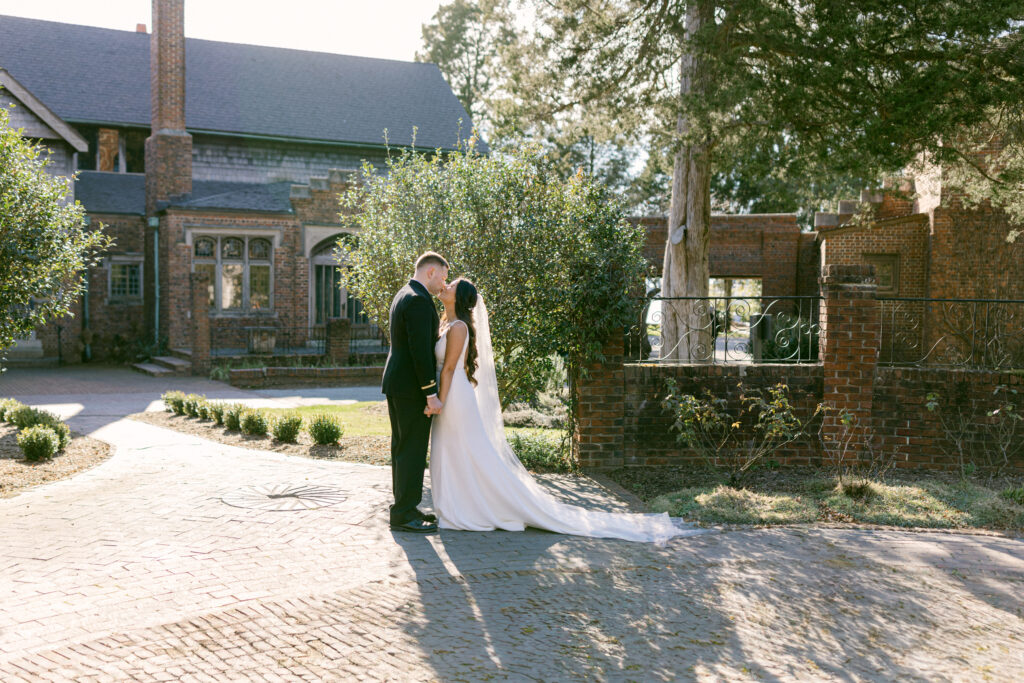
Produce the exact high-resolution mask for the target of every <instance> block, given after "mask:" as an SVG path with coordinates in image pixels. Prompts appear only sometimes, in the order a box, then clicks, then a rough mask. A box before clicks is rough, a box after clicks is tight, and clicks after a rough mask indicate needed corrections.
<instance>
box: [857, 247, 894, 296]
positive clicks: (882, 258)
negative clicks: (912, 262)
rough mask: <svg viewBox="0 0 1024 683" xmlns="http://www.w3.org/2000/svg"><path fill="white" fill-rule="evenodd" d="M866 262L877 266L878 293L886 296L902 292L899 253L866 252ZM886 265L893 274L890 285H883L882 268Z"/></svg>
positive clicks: (864, 256)
mask: <svg viewBox="0 0 1024 683" xmlns="http://www.w3.org/2000/svg"><path fill="white" fill-rule="evenodd" d="M862 257H863V259H864V262H865V263H868V264H871V265H873V266H875V282H876V283H877V287H878V290H877V293H878V294H881V295H885V296H898V295H899V292H900V255H899V254H898V253H892V252H887V253H875V252H871V253H864V254H863V255H862ZM885 267H888V268H889V269H890V275H891V276H892V283H891V285H890V286H888V287H883V286H882V284H881V282H882V277H881V276H882V273H881V270H882V269H883V268H885Z"/></svg>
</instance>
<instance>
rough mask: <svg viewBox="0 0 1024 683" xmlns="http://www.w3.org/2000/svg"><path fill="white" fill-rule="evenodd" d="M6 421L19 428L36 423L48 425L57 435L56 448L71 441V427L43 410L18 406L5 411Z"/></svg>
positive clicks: (65, 446)
mask: <svg viewBox="0 0 1024 683" xmlns="http://www.w3.org/2000/svg"><path fill="white" fill-rule="evenodd" d="M7 421H8V422H10V423H11V424H13V425H14V426H15V427H18V428H19V429H26V428H28V427H35V426H36V425H42V426H43V427H49V428H50V429H51V430H53V432H54V433H55V434H56V435H57V439H58V450H63V449H65V448H67V446H68V444H69V443H71V429H70V428H69V427H68V426H67V425H66V424H64V422H63V420H61V419H60V418H59V417H57V416H56V415H54V414H53V413H50V412H47V411H45V410H39V409H37V408H33V407H31V406H25V405H22V406H18V407H17V408H15V409H14V410H12V411H9V412H8V413H7Z"/></svg>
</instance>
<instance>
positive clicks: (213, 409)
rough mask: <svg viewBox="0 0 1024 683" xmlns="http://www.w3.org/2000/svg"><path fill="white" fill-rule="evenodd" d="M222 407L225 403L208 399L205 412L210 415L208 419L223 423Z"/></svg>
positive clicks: (219, 423)
mask: <svg viewBox="0 0 1024 683" xmlns="http://www.w3.org/2000/svg"><path fill="white" fill-rule="evenodd" d="M224 408H225V405H224V404H223V403H220V402H219V401H210V403H209V407H208V408H207V412H208V413H209V415H210V419H211V420H213V421H214V422H215V423H217V424H218V425H222V424H224Z"/></svg>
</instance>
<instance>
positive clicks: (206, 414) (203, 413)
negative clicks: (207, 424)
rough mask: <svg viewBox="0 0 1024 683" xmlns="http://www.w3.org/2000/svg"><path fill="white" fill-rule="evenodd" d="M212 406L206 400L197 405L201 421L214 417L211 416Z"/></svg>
mask: <svg viewBox="0 0 1024 683" xmlns="http://www.w3.org/2000/svg"><path fill="white" fill-rule="evenodd" d="M211 407H212V404H211V403H210V402H209V401H207V400H206V399H205V398H204V399H202V400H201V401H199V402H198V403H197V404H196V412H197V413H199V419H201V420H209V419H210V418H211V417H212V416H211V414H210V408H211Z"/></svg>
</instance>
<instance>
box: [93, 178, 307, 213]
mask: <svg viewBox="0 0 1024 683" xmlns="http://www.w3.org/2000/svg"><path fill="white" fill-rule="evenodd" d="M291 185H292V184H291V183H290V182H279V183H234V182H227V181H220V180H193V181H192V194H191V195H190V196H189V198H188V199H187V200H185V201H179V202H171V206H180V207H183V208H203V209H236V210H246V211H280V212H287V211H291V210H292V204H291V201H290V200H289V198H288V197H289V192H290V190H291ZM75 199H77V200H78V201H80V202H81V203H82V205H83V206H84V207H85V208H86V210H87V211H88V212H89V213H122V214H136V215H142V214H144V213H145V212H146V177H145V176H144V175H143V174H141V173H106V172H103V171H80V172H79V174H78V180H77V181H76V182H75Z"/></svg>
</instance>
